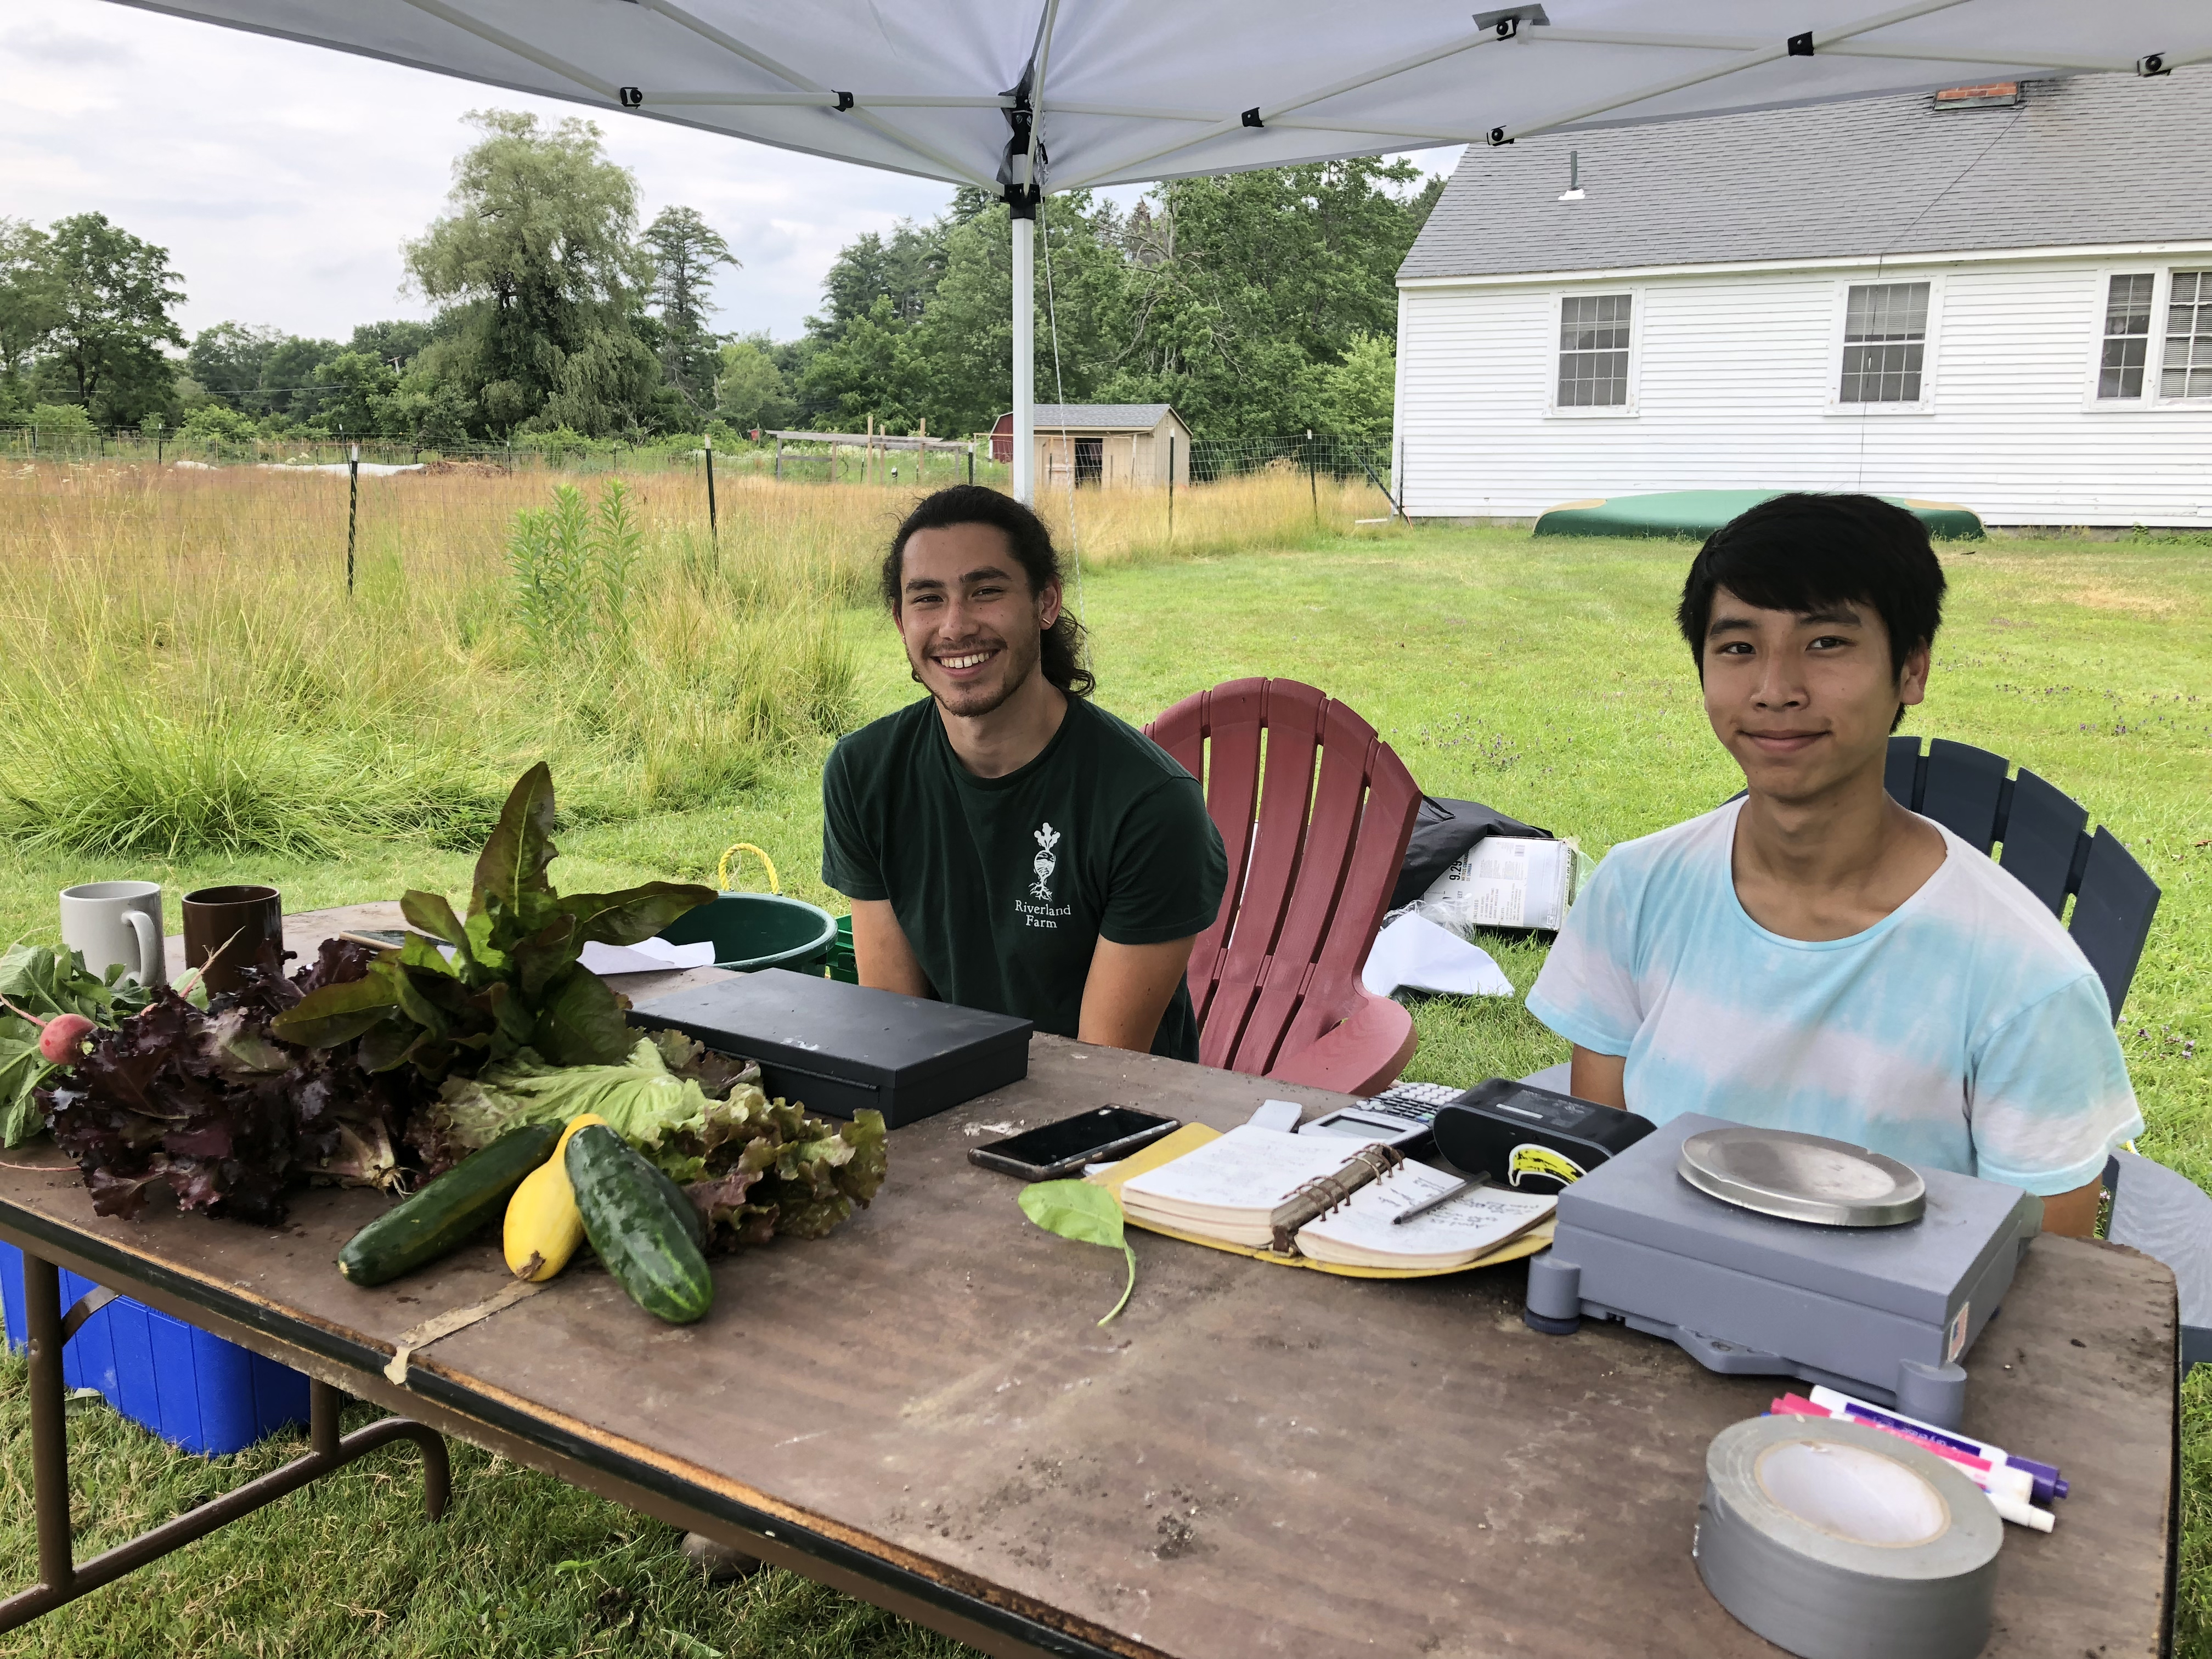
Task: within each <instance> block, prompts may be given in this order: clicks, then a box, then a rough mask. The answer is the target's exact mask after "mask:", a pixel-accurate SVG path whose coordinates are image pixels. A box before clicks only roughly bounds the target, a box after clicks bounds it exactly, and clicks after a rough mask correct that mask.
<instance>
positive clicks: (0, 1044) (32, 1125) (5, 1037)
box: [0, 1020, 55, 1146]
mask: <svg viewBox="0 0 2212 1659" xmlns="http://www.w3.org/2000/svg"><path fill="white" fill-rule="evenodd" d="M9 1023H10V1024H15V1025H18V1026H21V1028H22V1030H24V1031H25V1033H26V1034H27V1035H26V1036H23V1037H21V1038H20V1039H19V1038H17V1037H16V1036H15V1034H14V1033H13V1032H9V1031H0V1146H21V1145H22V1144H23V1143H24V1142H25V1141H27V1140H28V1139H31V1138H32V1136H33V1135H35V1134H37V1133H39V1132H40V1131H41V1130H42V1129H44V1128H45V1127H46V1114H45V1113H44V1112H42V1111H40V1109H39V1103H38V1100H37V1098H36V1097H35V1096H34V1095H33V1091H34V1090H36V1089H37V1088H38V1086H39V1085H40V1084H41V1083H44V1082H45V1081H46V1078H47V1077H48V1075H49V1074H50V1073H52V1072H53V1071H54V1070H55V1067H53V1066H49V1065H47V1064H46V1056H45V1055H43V1054H40V1052H39V1034H38V1032H37V1031H36V1030H33V1029H32V1028H31V1027H30V1026H28V1025H24V1024H23V1022H22V1021H21V1020H15V1021H11V1022H9Z"/></svg>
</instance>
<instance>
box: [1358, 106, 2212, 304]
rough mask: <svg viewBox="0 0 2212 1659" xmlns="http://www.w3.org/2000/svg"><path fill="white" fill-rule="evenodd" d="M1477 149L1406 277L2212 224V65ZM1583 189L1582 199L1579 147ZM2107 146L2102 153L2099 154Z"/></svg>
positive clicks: (1933, 248) (1938, 245)
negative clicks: (2009, 94) (1578, 194)
mask: <svg viewBox="0 0 2212 1659" xmlns="http://www.w3.org/2000/svg"><path fill="white" fill-rule="evenodd" d="M2021 94H2022V102H2021V104H2020V105H2019V106H2016V107H2014V106H1991V107H1982V108H1938V107H1936V106H1934V104H1933V103H1932V101H1931V100H1929V99H1928V98H1927V97H1925V96H1918V95H1912V94H1895V95H1893V96H1890V97H1886V98H1874V99H1864V100H1854V101H1852V102H1850V103H1839V104H1827V105H1823V106H1820V108H1818V109H1809V110H1791V111H1778V110H1769V111H1761V112H1756V113H1752V114H1742V115H1720V116H1713V117H1711V118H1706V119H1704V120H1697V121H1683V122H1680V123H1677V124H1675V125H1671V126H1669V127H1668V128H1667V129H1666V131H1665V133H1664V135H1663V142H1662V143H1653V142H1651V135H1650V134H1646V133H1642V132H1638V131H1636V130H1634V129H1620V130H1615V131H1607V132H1598V133H1583V134H1581V135H1579V136H1576V135H1569V134H1550V135H1547V136H1546V137H1541V138H1538V139H1534V140H1532V141H1531V142H1530V143H1525V144H1519V145H1516V146H1515V147H1514V148H1513V149H1508V150H1502V151H1476V150H1469V151H1468V154H1467V155H1466V157H1465V159H1464V160H1463V161H1462V162H1461V164H1460V167H1459V170H1458V172H1457V173H1455V174H1454V175H1453V177H1452V180H1451V182H1450V184H1449V185H1447V186H1446V187H1445V190H1444V193H1443V197H1442V199H1440V200H1439V201H1438V202H1437V206H1436V210H1435V211H1434V212H1432V213H1431V214H1430V216H1429V221H1428V223H1427V224H1426V225H1425V226H1424V227H1423V228H1422V230H1421V234H1420V237H1419V240H1416V241H1415V242H1414V244H1413V251H1412V252H1411V253H1410V254H1408V255H1407V259H1406V263H1405V264H1404V265H1403V266H1401V268H1400V270H1399V272H1398V275H1399V276H1400V278H1401V280H1417V279H1419V278H1423V277H1452V276H1504V275H1511V274H1516V273H1520V272H1536V271H1571V270H1625V269H1629V268H1632V267H1637V266H1647V265H1686V264H1723V263H1730V262H1734V261H1736V260H1789V259H1822V258H1857V257H1860V256H1864V257H1867V258H1873V257H1874V256H1875V255H1877V254H1887V255H1896V254H1900V253H1966V252H1978V251H1981V250H1985V249H2000V248H2045V247H2081V246H2111V245H2115V244H2118V245H2125V244H2129V243H2150V242H2187V241H2201V240H2212V173H2208V171H2207V170H2206V168H2205V167H2203V165H2202V158H2203V157H2204V156H2205V155H2212V67H2207V68H2197V69H2184V70H2177V71H2175V72H2174V73H2173V74H2172V75H2171V76H2160V77H2158V78H2156V79H2154V80H2139V79H2137V78H2136V76H2116V75H2085V76H2075V77H2074V78H2072V79H2070V80H2065V81H2058V82H2027V83H2026V84H2025V85H2024V86H2023V87H2022V88H2021ZM1570 150H1572V151H1573V152H1575V155H1576V158H1577V161H1576V164H1575V168H1574V174H1575V177H1576V178H1577V181H1578V182H1579V184H1580V185H1581V188H1582V191H1583V196H1582V199H1581V200H1579V201H1563V200H1561V199H1560V197H1561V193H1562V192H1563V191H1565V190H1566V189H1567V187H1568V179H1569V174H1570V163H1569V160H1568V152H1569V151H1570ZM2088 159H2093V165H2085V160H2088Z"/></svg>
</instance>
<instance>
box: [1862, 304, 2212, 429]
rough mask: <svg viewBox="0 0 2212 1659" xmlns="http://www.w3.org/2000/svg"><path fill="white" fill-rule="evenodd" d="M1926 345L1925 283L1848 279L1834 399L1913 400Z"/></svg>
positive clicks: (1917, 394)
mask: <svg viewBox="0 0 2212 1659" xmlns="http://www.w3.org/2000/svg"><path fill="white" fill-rule="evenodd" d="M2207 295H2208V297H2212V289H2208V291H2207ZM1927 349H1928V284H1927V283H1855V284H1853V286H1852V288H1851V291H1850V299H1849V300H1848V301H1846V303H1845V305H1844V378H1843V386H1842V388H1841V390H1840V391H1838V393H1837V394H1836V401H1837V402H1838V403H1845V404H1917V403H1918V402H1919V401H1920V374H1921V370H1922V368H1923V366H1924V361H1923V360H1924V356H1925V354H1926V352H1927Z"/></svg>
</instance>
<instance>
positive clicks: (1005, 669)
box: [911, 630, 1043, 720]
mask: <svg viewBox="0 0 2212 1659" xmlns="http://www.w3.org/2000/svg"><path fill="white" fill-rule="evenodd" d="M994 643H995V644H997V645H999V646H1000V647H1001V649H1000V654H999V659H998V672H997V673H996V674H995V675H994V676H993V677H992V678H989V679H987V680H977V681H975V682H973V683H971V684H966V685H954V686H951V687H940V686H939V685H937V684H934V683H933V681H932V680H931V679H930V678H929V676H928V675H927V672H925V666H926V665H927V666H933V665H931V664H929V662H928V659H927V657H925V658H924V659H922V661H921V662H919V663H912V664H911V665H912V667H913V670H914V677H915V679H917V680H919V681H920V682H921V685H922V688H923V689H924V690H927V692H928V693H929V695H930V696H933V697H934V698H935V699H936V700H937V706H938V707H939V708H942V709H943V710H944V711H945V713H946V714H957V715H959V716H960V717H961V718H962V719H963V720H975V719H979V718H980V717H981V716H982V715H985V714H989V713H991V712H992V711H993V710H994V709H995V708H998V707H999V706H1000V704H1002V703H1004V702H1006V699H1007V698H1009V697H1011V696H1013V695H1014V693H1015V692H1017V691H1018V690H1021V689H1022V687H1024V685H1026V684H1029V681H1030V676H1031V675H1032V674H1034V673H1036V671H1037V663H1038V661H1039V660H1040V659H1041V658H1042V655H1043V646H1042V634H1040V633H1038V632H1036V631H1034V630H1033V631H1031V632H1030V634H1029V635H1027V636H1026V637H1025V638H1021V639H1011V640H999V641H994Z"/></svg>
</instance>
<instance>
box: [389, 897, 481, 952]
mask: <svg viewBox="0 0 2212 1659" xmlns="http://www.w3.org/2000/svg"><path fill="white" fill-rule="evenodd" d="M399 914H400V915H403V916H404V917H406V918H407V925H408V926H409V927H413V928H416V929H417V930H418V931H420V932H422V933H428V934H429V935H430V937H431V938H433V939H443V940H445V941H446V943H447V944H448V945H452V946H453V947H454V948H455V949H456V950H458V951H460V952H461V953H462V954H463V955H464V956H465V955H467V954H468V948H469V930H468V929H467V927H465V926H463V925H462V922H461V919H460V918H459V916H457V915H454V914H453V906H452V905H451V904H450V903H448V902H447V899H446V896H445V895H444V894H443V893H425V892H422V891H420V890H416V889H414V888H410V889H409V890H407V891H405V892H404V893H402V894H401V895H400V896H399Z"/></svg>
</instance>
